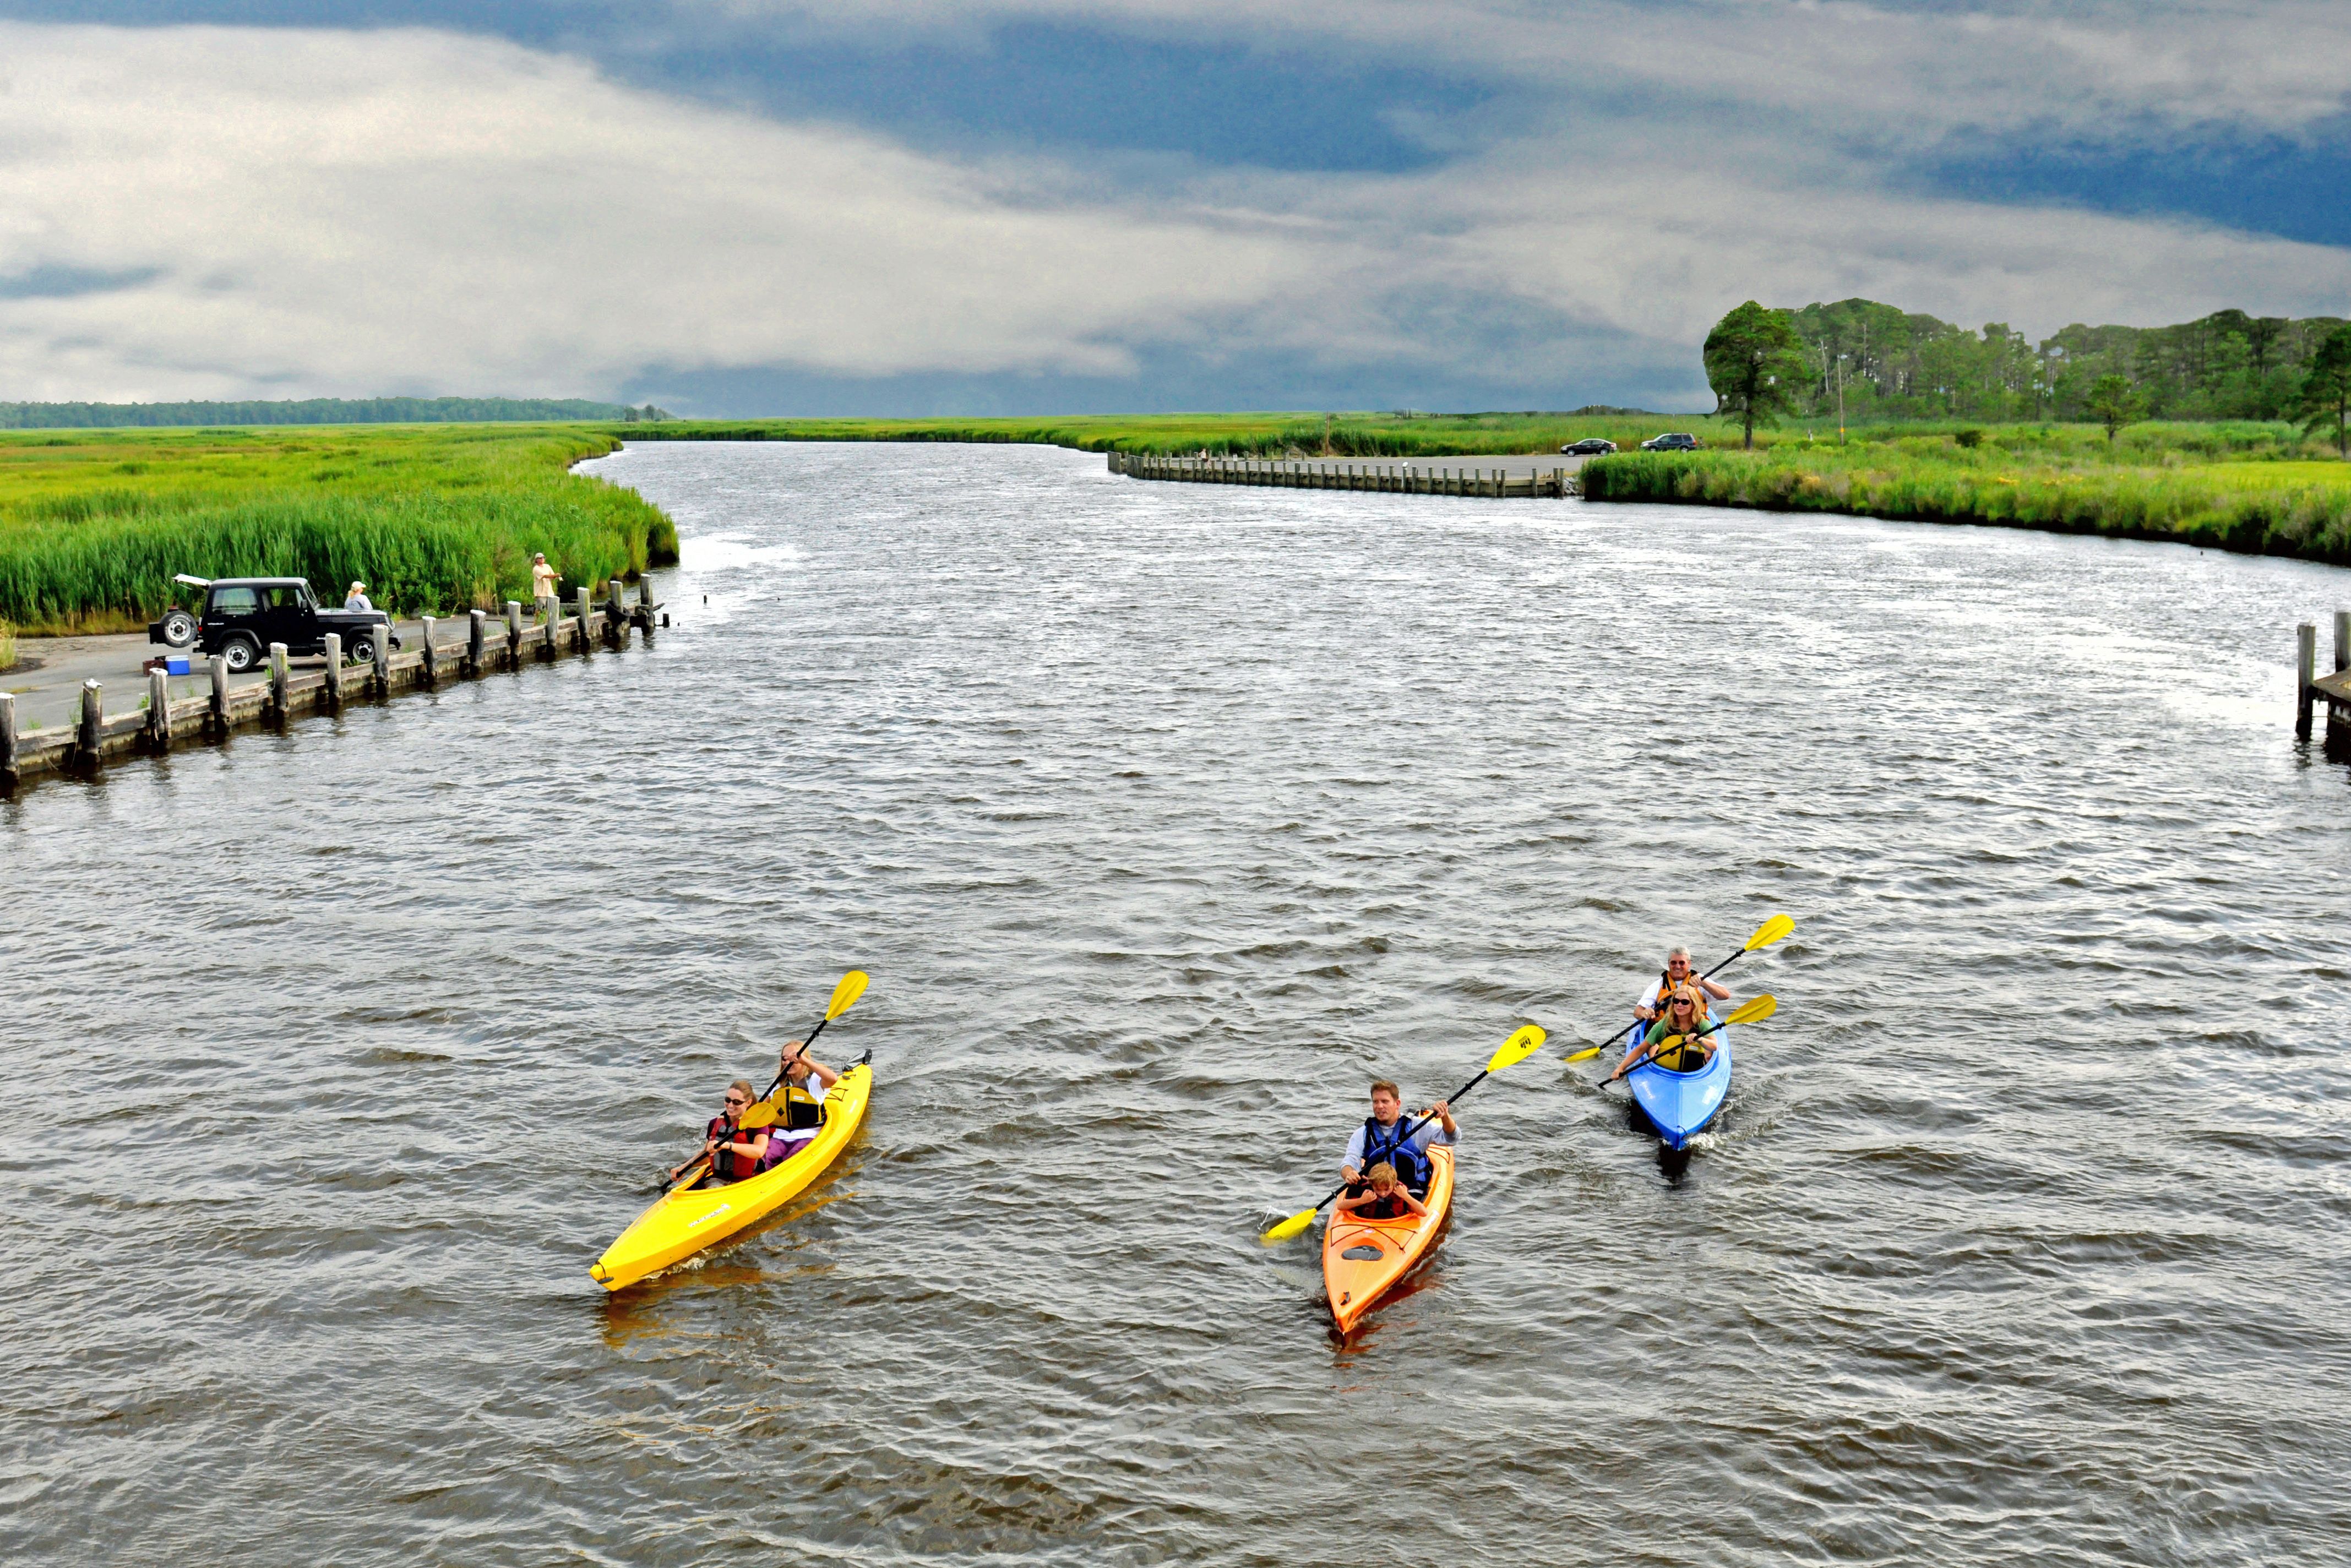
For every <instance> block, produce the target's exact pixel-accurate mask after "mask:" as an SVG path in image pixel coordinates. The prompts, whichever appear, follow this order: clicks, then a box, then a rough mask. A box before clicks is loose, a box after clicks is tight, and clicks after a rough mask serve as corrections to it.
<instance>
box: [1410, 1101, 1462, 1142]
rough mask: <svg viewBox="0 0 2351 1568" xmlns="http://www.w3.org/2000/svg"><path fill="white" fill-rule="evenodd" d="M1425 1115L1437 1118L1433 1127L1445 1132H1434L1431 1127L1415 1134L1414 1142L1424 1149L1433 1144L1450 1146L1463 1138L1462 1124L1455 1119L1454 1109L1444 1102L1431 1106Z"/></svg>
mask: <svg viewBox="0 0 2351 1568" xmlns="http://www.w3.org/2000/svg"><path fill="white" fill-rule="evenodd" d="M1425 1114H1426V1115H1430V1116H1434V1117H1436V1118H1437V1120H1436V1122H1435V1123H1433V1124H1431V1125H1432V1126H1434V1127H1442V1128H1444V1129H1445V1130H1444V1131H1443V1132H1442V1133H1438V1132H1434V1131H1432V1130H1431V1127H1423V1128H1422V1129H1421V1130H1420V1131H1419V1132H1417V1133H1416V1134H1413V1140H1412V1141H1413V1142H1414V1143H1416V1144H1418V1145H1420V1146H1421V1147H1422V1148H1424V1149H1425V1148H1426V1147H1428V1145H1431V1144H1450V1143H1453V1142H1455V1141H1457V1140H1458V1138H1459V1137H1460V1136H1461V1124H1460V1123H1458V1122H1457V1121H1455V1120H1454V1119H1453V1107H1452V1106H1451V1105H1448V1104H1447V1103H1445V1102H1444V1101H1442V1100H1439V1101H1438V1102H1437V1103H1436V1104H1434V1105H1431V1106H1430V1107H1429V1108H1428V1110H1427V1111H1426V1113H1425Z"/></svg>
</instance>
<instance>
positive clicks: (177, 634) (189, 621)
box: [147, 576, 400, 673]
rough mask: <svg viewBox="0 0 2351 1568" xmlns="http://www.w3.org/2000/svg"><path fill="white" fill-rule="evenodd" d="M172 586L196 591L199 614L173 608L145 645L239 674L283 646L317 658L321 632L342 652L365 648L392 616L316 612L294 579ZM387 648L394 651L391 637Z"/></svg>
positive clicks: (306, 588)
mask: <svg viewBox="0 0 2351 1568" xmlns="http://www.w3.org/2000/svg"><path fill="white" fill-rule="evenodd" d="M178 581H181V582H184V583H186V584H188V585H189V586H190V587H193V588H201V589H203V590H204V609H203V611H202V612H201V614H198V613H197V612H191V611H186V610H180V609H173V610H172V611H171V612H168V613H167V614H165V615H164V617H163V619H162V620H161V621H152V622H148V625H147V641H149V642H150V643H162V644H163V645H164V646H165V647H167V648H184V647H187V646H188V645H189V644H190V643H196V644H198V645H199V646H200V647H201V649H202V651H203V652H204V653H218V654H219V655H220V656H221V657H222V658H223V659H224V660H225V661H226V662H227V664H228V667H229V668H230V669H232V670H235V671H237V672H239V673H242V672H244V671H246V670H249V669H251V668H253V667H254V666H255V665H256V664H259V663H261V657H262V651H263V650H264V649H266V648H267V647H268V646H269V644H271V643H285V644H286V651H287V653H296V654H299V653H325V652H326V651H327V633H328V632H334V633H335V634H336V635H337V636H339V637H340V638H342V640H343V648H344V650H345V652H346V653H350V652H352V651H355V650H357V649H360V648H363V647H365V646H367V645H368V643H369V642H370V641H371V639H372V638H373V636H374V632H372V630H371V628H373V627H377V626H386V627H388V626H390V625H391V624H392V617H391V616H389V615H386V614H385V613H384V612H382V611H381V610H321V609H319V601H317V600H316V599H314V598H312V597H311V596H310V585H309V584H308V583H307V582H305V581H303V580H301V579H300V578H298V577H224V578H220V579H217V580H211V581H207V580H204V579H203V578H200V577H185V576H183V577H181V578H179V579H178ZM392 646H393V647H395V648H397V647H399V646H400V639H399V638H398V637H393V638H392Z"/></svg>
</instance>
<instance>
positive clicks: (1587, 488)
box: [1583, 422, 2351, 566]
mask: <svg viewBox="0 0 2351 1568" xmlns="http://www.w3.org/2000/svg"><path fill="white" fill-rule="evenodd" d="M2311 453H2312V449H2311V448H2310V447H2309V445H2308V444H2306V443H2304V441H2303V440H2302V439H2301V437H2300V436H2299V435H2298V434H2295V433H2294V431H2293V429H2292V428H2291V427H2290V426H2285V425H2274V424H2261V423H2250V422H2249V423H2238V424H2213V425H2147V426H2139V427H2137V428H2135V429H2132V430H2128V431H2126V432H2125V433H2124V434H2123V438H2122V440H2120V441H2119V442H2117V443H2116V444H2113V445H2112V446H2109V445H2108V444H2107V443H2106V441H2105V434H2104V433H2103V432H2101V431H2099V430H2097V429H2096V428H2095V426H2062V425H2061V426H2049V425H2024V426H1997V425H1995V426H1990V427H1982V428H1975V429H1967V428H1961V429H1954V430H1951V431H1949V432H1945V433H1939V434H1902V435H1899V436H1891V437H1888V438H1886V439H1880V440H1864V441H1855V442H1852V443H1849V444H1844V445H1838V444H1834V443H1812V444H1806V443H1804V442H1802V441H1799V440H1790V439H1788V438H1787V437H1786V435H1785V434H1784V433H1783V434H1782V436H1781V438H1780V439H1779V440H1777V441H1775V442H1774V443H1773V444H1771V445H1770V446H1769V447H1767V448H1765V449H1763V450H1761V451H1757V452H1752V453H1748V452H1737V451H1710V452H1687V453H1646V452H1638V453H1625V454H1620V455H1616V456H1613V457H1603V458H1596V459H1594V460H1593V461H1592V462H1591V463H1588V464H1586V465H1584V468H1583V493H1584V495H1585V497H1587V498H1588V499H1591V500H1595V501H1682V502H1695V503H1698V504H1701V505H1706V506H1718V507H1762V508H1767V509H1772V510H1782V511H1820V512H1847V513H1854V514H1861V515H1867V516H1870V517H1893V518H1898V519H1904V520H1908V521H1916V522H1938V523H1985V524H1994V525H2000V526H2004V527H2010V528H2046V529H2051V530H2053V531H2057V532H2064V533H2097V534H2113V535H2116V536H2118V537H2123V538H2154V539H2171V540H2177V541H2179V542H2180V543H2183V544H2194V545H2205V546H2210V547H2213V548H2216V549H2231V550H2240V551H2245V552H2250V553H2258V554H2269V555H2290V556H2298V557H2301V558H2303V559H2310V560H2323V561H2330V562H2333V563H2335V564H2336V565H2346V566H2351V464H2346V463H2342V462H2338V461H2333V460H2331V459H2322V458H2317V457H2314V456H2313V455H2311Z"/></svg>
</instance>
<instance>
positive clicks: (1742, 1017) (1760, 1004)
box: [1722, 991, 1780, 1027]
mask: <svg viewBox="0 0 2351 1568" xmlns="http://www.w3.org/2000/svg"><path fill="white" fill-rule="evenodd" d="M1779 1010H1780V1003H1779V1001H1778V999H1777V998H1774V997H1772V996H1771V993H1770V992H1768V991H1767V992H1765V993H1764V994H1763V995H1762V996H1760V997H1758V998H1755V999H1754V1000H1753V1001H1751V1002H1743V1003H1741V1004H1740V1007H1739V1009H1738V1010H1737V1011H1736V1012H1734V1013H1732V1014H1731V1015H1730V1016H1729V1018H1727V1019H1723V1020H1722V1021H1723V1024H1724V1025H1725V1026H1726V1027H1728V1026H1729V1025H1731V1024H1735V1023H1761V1022H1762V1021H1763V1020H1764V1019H1767V1018H1770V1017H1771V1015H1772V1014H1773V1013H1776V1012H1778V1011H1779Z"/></svg>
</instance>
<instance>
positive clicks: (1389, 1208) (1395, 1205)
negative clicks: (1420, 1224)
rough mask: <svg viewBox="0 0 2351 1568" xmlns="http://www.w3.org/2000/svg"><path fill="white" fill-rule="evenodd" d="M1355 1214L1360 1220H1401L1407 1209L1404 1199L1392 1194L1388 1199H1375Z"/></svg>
mask: <svg viewBox="0 0 2351 1568" xmlns="http://www.w3.org/2000/svg"><path fill="white" fill-rule="evenodd" d="M1353 1214H1354V1216H1355V1218H1358V1219H1401V1218H1403V1217H1404V1215H1405V1207H1404V1199H1402V1198H1400V1197H1396V1196H1395V1194H1393V1193H1391V1194H1389V1195H1388V1196H1387V1197H1375V1198H1374V1199H1373V1200H1372V1201H1371V1202H1369V1203H1367V1204H1365V1205H1364V1207H1361V1208H1358V1209H1355V1210H1353Z"/></svg>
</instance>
